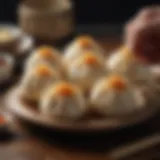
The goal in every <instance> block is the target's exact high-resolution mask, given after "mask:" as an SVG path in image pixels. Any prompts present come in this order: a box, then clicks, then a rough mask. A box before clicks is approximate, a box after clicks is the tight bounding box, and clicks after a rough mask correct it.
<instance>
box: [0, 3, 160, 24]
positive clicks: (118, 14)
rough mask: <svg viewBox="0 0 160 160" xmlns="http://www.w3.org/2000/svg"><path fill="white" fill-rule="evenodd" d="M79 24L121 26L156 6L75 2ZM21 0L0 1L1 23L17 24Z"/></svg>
mask: <svg viewBox="0 0 160 160" xmlns="http://www.w3.org/2000/svg"><path fill="white" fill-rule="evenodd" d="M73 2H74V3H75V8H76V21H77V24H97V23H99V24H104V23H105V24H106V23H112V24H120V23H123V22H124V21H126V20H127V19H129V18H130V17H131V16H132V15H133V14H134V13H135V12H136V11H137V10H138V9H140V8H141V7H142V6H144V5H149V4H155V3H158V2H159V1H158V0H157V1H153V0H139V1H138V0H137V1H135V0H130V1H126V0H110V1H107V0H73ZM18 3H19V0H0V21H5V22H6V21H7V22H8V21H9V22H16V21H17V18H16V7H17V5H18Z"/></svg>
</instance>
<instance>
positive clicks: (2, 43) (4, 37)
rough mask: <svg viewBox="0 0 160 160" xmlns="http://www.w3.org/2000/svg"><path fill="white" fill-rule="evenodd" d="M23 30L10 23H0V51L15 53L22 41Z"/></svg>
mask: <svg viewBox="0 0 160 160" xmlns="http://www.w3.org/2000/svg"><path fill="white" fill-rule="evenodd" d="M21 37H22V32H21V30H20V29H19V28H18V27H16V26H14V25H10V24H0V51H1V52H2V51H3V52H11V53H14V52H15V51H16V50H17V47H18V45H19V43H20V41H21Z"/></svg>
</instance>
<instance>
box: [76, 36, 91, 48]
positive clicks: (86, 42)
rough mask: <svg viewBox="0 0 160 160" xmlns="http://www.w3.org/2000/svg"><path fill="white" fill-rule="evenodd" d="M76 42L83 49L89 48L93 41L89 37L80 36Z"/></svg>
mask: <svg viewBox="0 0 160 160" xmlns="http://www.w3.org/2000/svg"><path fill="white" fill-rule="evenodd" d="M77 42H78V43H79V44H80V46H81V47H83V48H89V47H91V46H92V43H93V39H92V38H91V37H90V36H81V37H79V38H78V39H77Z"/></svg>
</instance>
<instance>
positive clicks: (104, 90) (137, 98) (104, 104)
mask: <svg viewBox="0 0 160 160" xmlns="http://www.w3.org/2000/svg"><path fill="white" fill-rule="evenodd" d="M90 103H91V107H92V109H93V110H94V111H95V112H97V113H99V114H101V115H104V116H122V115H127V114H131V113H134V112H136V111H137V110H140V109H142V108H144V107H145V105H146V100H145V97H144V95H143V92H142V91H141V90H140V89H137V88H135V87H132V86H130V84H129V83H128V81H127V80H126V79H125V78H122V77H121V76H117V75H116V76H111V77H106V78H103V79H101V80H99V81H98V82H97V83H96V84H95V85H94V86H93V88H92V90H91V96H90Z"/></svg>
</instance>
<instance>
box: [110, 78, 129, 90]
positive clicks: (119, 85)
mask: <svg viewBox="0 0 160 160" xmlns="http://www.w3.org/2000/svg"><path fill="white" fill-rule="evenodd" d="M107 82H108V85H109V87H110V88H113V89H115V90H117V91H122V90H124V89H125V88H126V87H127V83H126V81H125V79H124V78H123V77H121V76H118V75H114V76H111V77H109V79H108V81H107Z"/></svg>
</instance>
